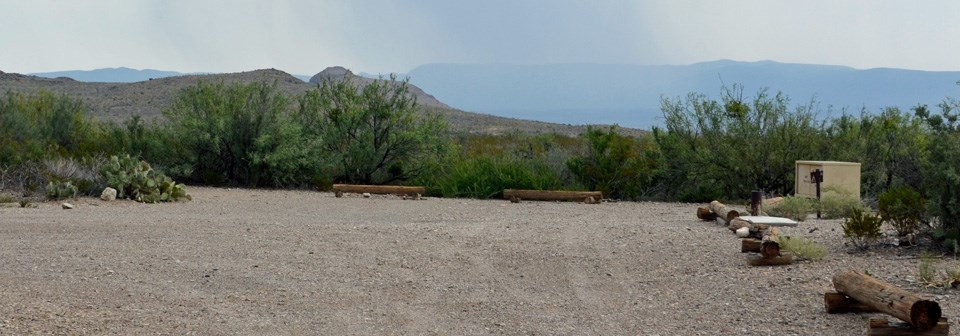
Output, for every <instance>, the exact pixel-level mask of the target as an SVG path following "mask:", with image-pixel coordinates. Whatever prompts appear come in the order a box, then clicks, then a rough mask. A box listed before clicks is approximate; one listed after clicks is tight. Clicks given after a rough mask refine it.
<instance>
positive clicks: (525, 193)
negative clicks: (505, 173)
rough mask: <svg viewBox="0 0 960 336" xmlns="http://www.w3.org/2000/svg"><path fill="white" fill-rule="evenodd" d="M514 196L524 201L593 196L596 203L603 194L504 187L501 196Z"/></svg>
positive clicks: (565, 199) (578, 200) (561, 199)
mask: <svg viewBox="0 0 960 336" xmlns="http://www.w3.org/2000/svg"><path fill="white" fill-rule="evenodd" d="M513 197H516V198H518V199H522V200H525V201H573V202H583V201H584V200H586V199H587V198H590V197H593V199H594V200H595V201H596V203H599V200H601V199H603V194H602V193H601V192H599V191H566V190H521V189H504V190H503V198H504V199H512V198H513Z"/></svg>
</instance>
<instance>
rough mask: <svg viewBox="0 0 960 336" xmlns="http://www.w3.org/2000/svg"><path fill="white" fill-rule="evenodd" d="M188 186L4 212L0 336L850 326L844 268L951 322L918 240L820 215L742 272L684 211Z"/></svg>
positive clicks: (954, 307)
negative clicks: (828, 307) (157, 195)
mask: <svg viewBox="0 0 960 336" xmlns="http://www.w3.org/2000/svg"><path fill="white" fill-rule="evenodd" d="M190 192H191V194H192V195H193V196H194V201H192V202H185V203H175V204H162V205H145V204H138V203H134V202H130V201H117V202H109V203H108V202H101V201H99V200H96V199H92V198H83V199H79V200H75V201H74V202H73V203H74V204H76V205H77V208H76V209H73V210H62V209H60V206H59V204H58V203H41V204H39V205H38V207H37V208H32V209H31V208H27V209H22V208H10V207H7V208H0V261H2V266H0V334H4V335H6V334H10V335H13V334H34V333H43V334H71V335H80V334H177V335H186V334H200V335H219V334H230V335H235V334H241V335H243V334H248V335H274V334H296V335H302V334H320V335H351V334H359V335H372V334H415V335H422V334H426V335H430V334H437V335H475V334H510V335H512V334H524V335H527V334H529V335H565V334H590V335H770V334H778V335H862V334H863V333H864V332H865V330H866V325H867V320H868V318H869V317H871V316H878V315H870V314H849V315H827V314H826V313H825V312H824V308H823V303H822V302H823V301H822V296H823V293H824V292H825V291H828V290H831V289H832V285H831V282H830V279H831V277H832V275H833V274H834V273H836V272H837V271H839V270H846V269H851V268H852V269H860V270H867V271H869V272H870V273H871V274H873V275H875V276H877V277H878V278H880V279H883V280H886V281H889V282H892V283H894V284H896V285H898V286H901V287H904V288H909V289H913V290H918V291H919V290H924V293H925V295H929V296H930V297H932V298H934V299H937V300H938V301H939V302H940V304H941V307H942V308H943V310H944V316H946V317H950V318H951V320H955V319H957V318H960V314H958V313H960V299H958V298H960V291H958V290H942V289H922V286H921V285H920V284H918V283H917V281H916V279H915V278H916V274H917V265H918V264H919V259H918V257H917V255H918V254H919V249H917V248H914V249H909V248H893V247H877V248H874V249H873V250H872V251H870V252H867V253H850V250H849V249H848V248H847V247H845V246H844V241H843V237H842V232H841V229H840V222H839V221H836V220H829V221H828V220H822V221H818V220H808V221H806V222H803V223H801V225H800V226H799V227H798V228H788V229H784V230H783V232H782V233H783V234H785V235H792V236H804V237H808V238H812V239H814V240H816V241H818V242H820V243H821V244H823V245H825V246H826V247H827V249H828V255H827V257H826V259H825V260H823V261H820V262H801V263H797V264H794V265H792V266H786V267H763V268H753V267H750V266H747V265H746V262H745V257H746V256H745V255H743V254H741V253H740V242H739V240H738V239H736V238H735V236H734V235H733V234H732V233H731V232H730V231H729V230H727V229H726V228H723V227H720V226H718V225H716V224H714V223H706V222H700V221H698V220H696V216H695V210H696V207H697V206H698V205H696V204H679V203H632V202H621V203H604V204H600V205H587V204H576V203H553V202H523V203H519V204H512V203H510V202H506V201H499V200H487V201H479V200H463V199H439V198H430V199H426V200H421V201H412V200H401V199H399V198H395V197H386V196H383V197H378V196H375V197H373V198H371V199H364V198H361V197H344V198H335V197H333V195H332V194H330V193H316V192H299V191H265V190H229V189H214V188H191V189H190ZM813 228H816V229H817V230H815V231H814V232H812V233H810V231H811V230H812V229H813ZM937 266H938V267H939V268H940V269H948V268H954V269H956V268H958V267H960V261H958V260H957V259H955V258H953V257H947V258H944V259H943V261H941V262H940V263H939V264H938V265H937ZM952 329H953V330H952V332H951V335H958V331H957V330H958V328H957V327H956V326H954V328H952Z"/></svg>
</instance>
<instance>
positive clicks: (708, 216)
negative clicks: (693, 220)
mask: <svg viewBox="0 0 960 336" xmlns="http://www.w3.org/2000/svg"><path fill="white" fill-rule="evenodd" d="M697 218H700V219H701V220H705V221H708V222H712V221H715V220H717V214H716V213H714V212H713V211H711V210H710V208H697Z"/></svg>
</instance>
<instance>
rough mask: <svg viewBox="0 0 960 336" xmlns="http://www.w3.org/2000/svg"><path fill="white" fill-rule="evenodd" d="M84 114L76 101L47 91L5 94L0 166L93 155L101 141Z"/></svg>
mask: <svg viewBox="0 0 960 336" xmlns="http://www.w3.org/2000/svg"><path fill="white" fill-rule="evenodd" d="M84 112H85V107H84V106H83V104H82V102H81V101H80V100H79V99H74V98H70V97H67V96H58V95H55V94H53V93H50V92H48V91H40V92H38V93H35V94H22V93H14V92H9V91H8V92H7V93H6V94H5V96H4V97H3V98H2V99H0V164H12V165H18V164H22V163H26V162H40V161H43V160H44V159H49V158H55V157H60V156H70V157H85V156H91V155H93V154H96V153H97V152H98V151H99V147H98V145H99V144H100V141H101V140H102V139H101V137H100V135H101V133H99V125H98V124H96V123H94V122H92V121H90V120H89V119H88V118H87V117H86V115H85V113H84Z"/></svg>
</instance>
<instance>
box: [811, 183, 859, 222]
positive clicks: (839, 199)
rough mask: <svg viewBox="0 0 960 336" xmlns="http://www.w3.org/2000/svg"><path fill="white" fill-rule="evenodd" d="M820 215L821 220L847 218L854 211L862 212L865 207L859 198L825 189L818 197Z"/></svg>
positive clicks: (841, 191)
mask: <svg viewBox="0 0 960 336" xmlns="http://www.w3.org/2000/svg"><path fill="white" fill-rule="evenodd" d="M817 207H819V208H820V215H821V218H823V219H838V218H848V217H850V216H851V215H853V210H854V209H859V210H861V211H864V210H866V209H867V207H866V206H865V205H864V204H863V202H861V201H860V197H858V196H855V195H853V194H851V193H849V192H847V191H844V190H836V189H831V188H827V190H825V191H824V192H823V193H821V195H820V202H819V203H818V204H817Z"/></svg>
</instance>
